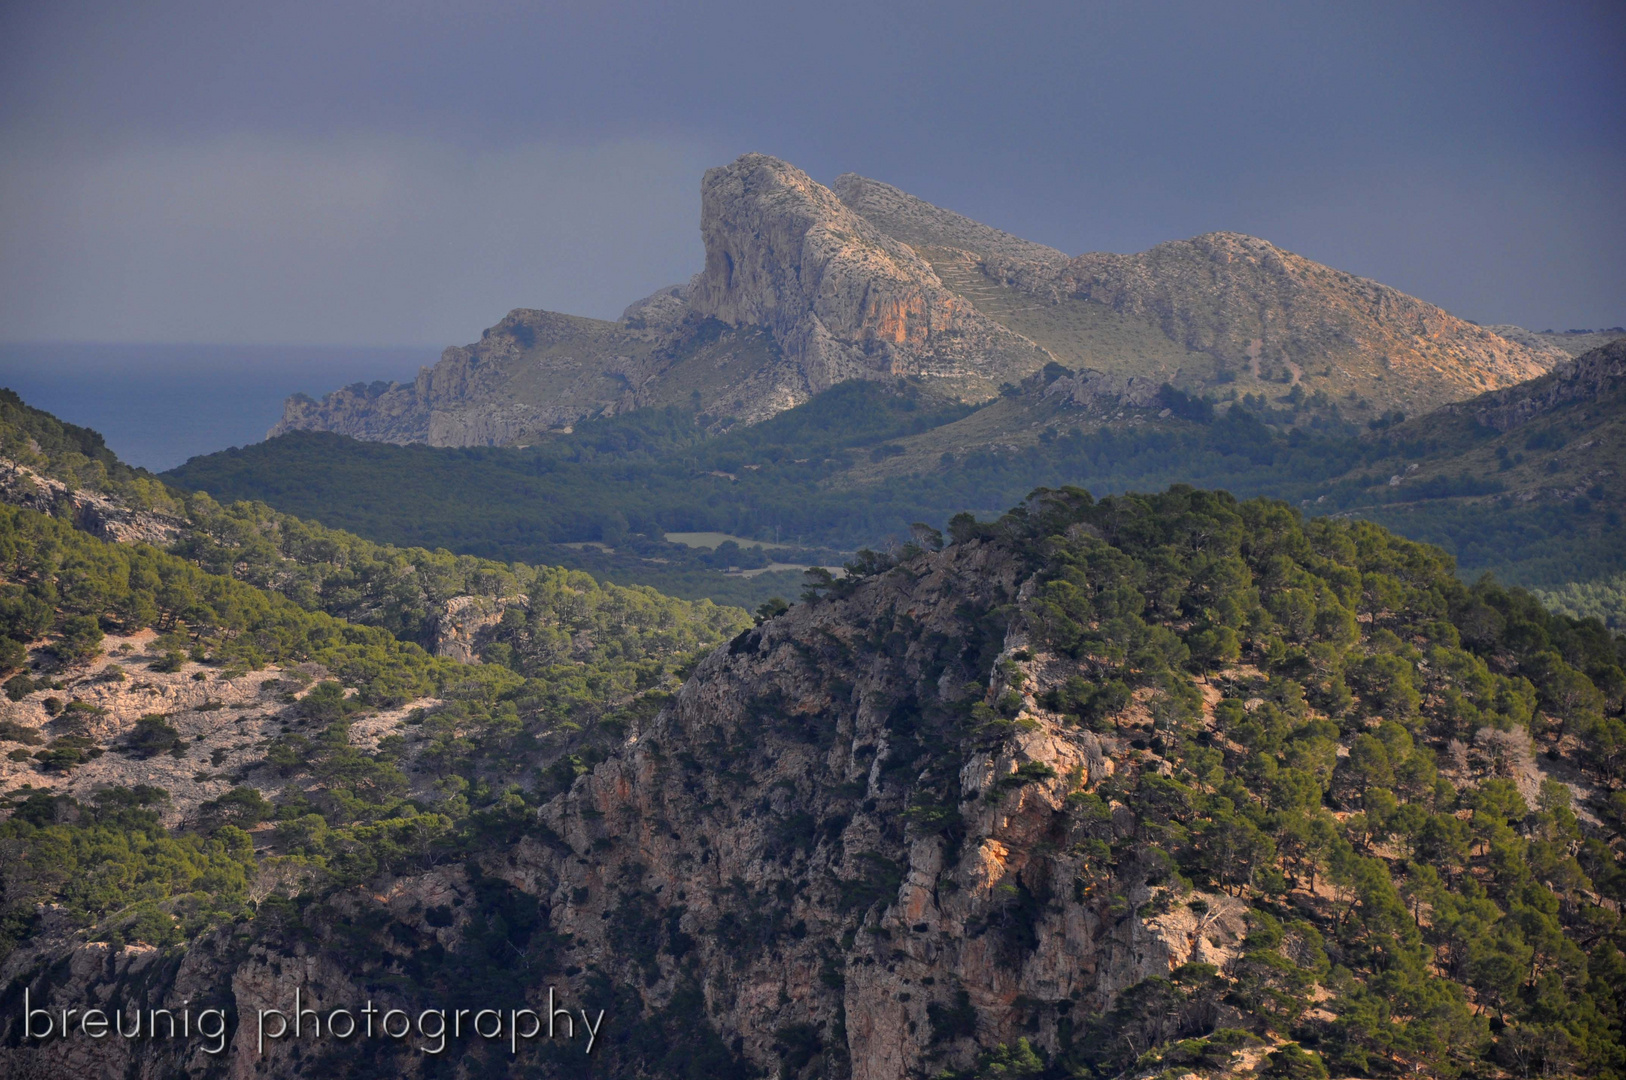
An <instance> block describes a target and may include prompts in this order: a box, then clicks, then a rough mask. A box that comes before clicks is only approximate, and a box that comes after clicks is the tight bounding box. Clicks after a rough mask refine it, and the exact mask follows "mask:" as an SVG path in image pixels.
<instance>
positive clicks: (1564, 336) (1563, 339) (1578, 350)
mask: <svg viewBox="0 0 1626 1080" xmlns="http://www.w3.org/2000/svg"><path fill="white" fill-rule="evenodd" d="M1485 329H1487V330H1489V331H1490V332H1491V333H1493V334H1498V335H1500V336H1502V337H1505V338H1507V339H1508V340H1509V341H1516V342H1518V343H1519V344H1520V345H1526V346H1529V347H1530V348H1532V349H1539V348H1542V347H1543V346H1551V347H1552V348H1555V349H1561V350H1562V351H1564V352H1566V353H1568V354H1569V355H1571V356H1580V355H1581V354H1582V353H1588V352H1591V351H1592V350H1593V349H1597V348H1601V347H1602V346H1604V345H1607V344H1609V343H1610V342H1611V341H1619V340H1620V339H1621V338H1626V326H1611V327H1608V328H1607V329H1603V330H1526V329H1525V328H1524V327H1522V326H1487V327H1485Z"/></svg>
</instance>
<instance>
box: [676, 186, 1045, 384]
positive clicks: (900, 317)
mask: <svg viewBox="0 0 1626 1080" xmlns="http://www.w3.org/2000/svg"><path fill="white" fill-rule="evenodd" d="M700 229H701V235H702V237H703V238H704V240H705V242H706V269H705V270H704V272H702V274H701V275H700V277H699V279H698V280H697V281H696V282H695V287H694V296H693V299H692V303H693V305H694V307H695V308H696V309H697V310H698V311H700V312H702V313H704V314H707V315H712V316H715V317H716V318H718V319H721V320H723V321H724V322H728V323H733V324H741V323H746V324H751V325H758V326H766V327H768V328H769V329H771V330H772V331H773V334H774V337H775V339H776V340H777V341H778V342H779V345H780V347H781V348H782V349H783V350H784V351H785V353H786V354H787V355H788V356H790V357H791V358H793V359H795V360H796V361H797V362H798V363H800V365H801V366H802V369H803V370H804V371H805V373H806V376H807V381H808V385H809V387H810V388H811V389H812V390H813V391H815V392H817V391H819V390H824V389H827V388H828V387H830V386H833V385H835V384H836V383H838V382H843V381H845V380H847V379H852V378H873V377H876V376H883V375H926V376H936V377H942V378H951V379H974V380H980V381H982V382H984V383H989V384H991V385H990V386H989V389H990V390H991V389H993V388H994V387H996V386H997V385H998V384H999V383H1000V382H1004V381H1011V380H1014V379H1018V378H1021V377H1022V376H1024V375H1027V374H1029V373H1031V372H1032V371H1034V370H1037V369H1038V368H1040V367H1042V366H1043V365H1044V362H1045V360H1046V357H1045V355H1044V354H1043V353H1042V352H1041V351H1040V350H1039V349H1038V348H1037V347H1035V346H1034V345H1033V344H1032V343H1031V342H1029V341H1027V340H1026V339H1024V338H1021V337H1019V336H1017V335H1015V334H1013V333H1011V332H1010V331H1008V330H1006V329H1005V328H1003V327H1001V326H1000V325H999V324H997V323H995V322H993V321H992V320H990V319H988V318H987V317H985V316H983V315H982V314H981V313H979V312H978V311H976V309H975V308H974V307H973V306H972V305H971V304H970V303H969V302H968V301H966V300H965V299H964V298H963V297H960V296H958V295H956V294H955V293H953V292H952V291H950V290H949V289H948V288H947V287H946V286H944V285H943V283H942V282H941V281H940V280H938V277H937V274H936V273H934V272H933V270H932V268H931V266H930V264H928V263H927V262H926V261H925V260H924V259H922V258H921V257H920V256H919V255H918V254H916V253H915V251H914V250H913V249H912V248H910V247H909V246H908V245H906V244H904V243H902V242H901V241H898V240H896V239H894V238H892V237H890V236H887V235H886V234H885V233H883V232H881V231H880V230H879V229H877V228H876V227H875V226H873V225H871V224H870V223H869V222H868V221H866V220H865V219H864V218H862V217H860V216H859V215H858V214H856V213H854V212H853V211H852V210H850V209H849V208H848V207H847V206H846V205H845V204H844V203H842V201H841V200H840V199H839V198H837V197H836V194H835V193H834V192H833V191H831V190H830V189H829V188H826V187H824V186H823V185H821V184H817V183H815V182H814V181H813V180H812V179H810V178H809V177H808V176H807V174H806V173H804V172H802V171H801V170H800V169H797V168H795V167H794V166H791V165H788V164H786V163H785V162H783V161H779V160H777V159H775V158H771V157H767V156H766V155H763V154H747V155H746V156H745V157H742V158H740V159H739V160H738V161H736V162H734V163H733V164H732V165H729V166H726V167H724V168H720V169H712V170H710V171H708V172H707V173H706V178H705V181H704V182H703V183H702V185H701V212H700Z"/></svg>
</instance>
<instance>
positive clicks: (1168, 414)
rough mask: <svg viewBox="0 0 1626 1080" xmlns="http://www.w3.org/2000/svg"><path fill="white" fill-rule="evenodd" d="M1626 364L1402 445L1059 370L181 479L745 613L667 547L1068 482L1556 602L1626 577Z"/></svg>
mask: <svg viewBox="0 0 1626 1080" xmlns="http://www.w3.org/2000/svg"><path fill="white" fill-rule="evenodd" d="M1618 348H1619V347H1611V350H1603V351H1601V352H1598V353H1595V354H1590V355H1589V358H1585V359H1583V360H1582V361H1566V362H1565V363H1564V364H1563V365H1560V367H1559V368H1558V369H1557V370H1555V371H1554V372H1553V373H1552V374H1550V375H1547V376H1543V377H1542V378H1541V379H1538V380H1535V381H1534V382H1532V383H1530V384H1527V385H1526V386H1524V387H1520V388H1514V389H1513V390H1506V391H1499V392H1497V393H1495V394H1493V395H1487V396H1482V397H1481V398H1477V399H1474V400H1473V401H1472V402H1469V403H1463V404H1460V405H1456V406H1452V407H1450V409H1449V410H1447V411H1439V412H1436V413H1433V414H1429V415H1428V416H1425V417H1422V418H1418V419H1415V420H1410V421H1406V422H1403V423H1397V422H1396V421H1395V417H1394V415H1393V414H1390V415H1388V416H1383V417H1373V418H1372V419H1370V420H1369V421H1368V422H1366V423H1360V424H1356V423H1353V422H1351V421H1350V420H1348V419H1344V420H1340V419H1338V418H1337V415H1336V414H1337V410H1336V409H1333V410H1331V414H1332V415H1331V416H1330V417H1329V415H1328V413H1327V411H1326V410H1319V411H1318V410H1317V409H1316V408H1315V407H1314V406H1313V404H1312V401H1313V399H1312V397H1311V396H1310V395H1306V394H1304V393H1303V390H1302V388H1301V387H1291V388H1286V389H1285V390H1284V389H1283V388H1280V387H1278V390H1279V391H1281V392H1278V393H1276V394H1273V395H1271V396H1268V397H1267V396H1265V395H1263V394H1248V395H1244V396H1242V397H1239V398H1237V399H1235V400H1226V401H1219V402H1214V401H1211V400H1208V399H1205V398H1202V397H1194V396H1192V395H1189V394H1186V393H1184V392H1182V391H1179V390H1177V389H1174V388H1172V387H1168V386H1155V385H1152V384H1150V383H1149V382H1147V381H1145V380H1139V381H1135V380H1119V379H1114V378H1113V377H1109V376H1106V375H1100V374H1093V375H1092V374H1088V373H1085V374H1073V373H1070V372H1068V371H1067V370H1066V369H1063V368H1060V367H1057V366H1052V367H1050V368H1048V369H1047V370H1045V371H1041V372H1038V373H1035V374H1034V375H1033V376H1030V377H1029V378H1028V379H1025V380H1023V382H1022V383H1021V384H1019V385H1016V386H1014V387H1012V388H1010V389H1009V390H1007V391H1006V392H1005V393H1002V394H1001V395H1000V396H999V397H998V398H997V399H995V400H993V401H990V402H987V403H985V404H983V405H980V406H977V407H974V408H973V407H968V406H962V405H952V404H950V405H944V404H942V403H940V402H939V401H938V399H935V398H933V397H932V396H931V395H930V394H928V393H927V392H926V391H925V390H924V389H922V388H921V387H920V386H919V385H917V384H916V383H914V382H911V381H908V380H904V381H898V382H892V383H887V382H879V381H874V380H860V381H856V382H851V383H844V384H840V385H838V386H836V387H834V388H832V389H831V390H828V391H826V392H825V393H823V394H820V395H817V396H815V397H814V398H813V399H812V400H811V401H809V402H808V403H807V404H805V405H801V406H798V407H797V408H795V409H792V410H789V411H787V412H785V413H782V414H780V415H779V416H777V417H775V418H773V419H772V420H770V421H768V422H765V423H762V424H758V425H754V426H750V427H742V428H738V429H736V430H734V431H731V432H729V433H728V434H726V435H722V436H713V437H707V435H706V434H705V432H704V431H703V430H702V429H701V428H700V427H699V426H698V425H697V424H696V422H695V420H694V417H693V416H692V414H689V413H687V412H685V411H683V410H679V409H671V410H664V411H655V410H641V411H637V412H633V413H628V414H624V415H622V416H617V417H612V418H609V419H606V420H597V421H592V422H589V423H585V424H582V425H579V426H578V427H577V429H576V430H575V431H574V432H573V433H572V434H569V435H559V436H556V437H554V438H551V439H549V440H547V441H545V442H542V443H539V444H537V445H535V446H532V447H528V448H524V449H519V448H482V449H465V450H443V449H434V448H429V447H387V446H380V445H377V444H366V443H358V442H354V441H350V440H347V439H341V438H337V437H334V436H331V435H327V434H322V433H293V434H291V435H289V436H287V437H284V438H279V439H275V440H272V441H270V442H268V443H265V444H262V445H259V446H252V447H245V448H243V449H241V450H232V451H227V452H222V453H220V454H214V455H209V456H208V457H203V458H197V459H194V460H193V461H191V462H188V463H187V464H186V465H185V466H183V467H182V468H180V469H178V470H176V471H174V472H173V473H171V474H169V478H170V479H171V480H173V481H174V482H176V483H178V484H181V485H183V486H186V487H190V488H195V489H202V490H207V491H210V492H211V493H213V494H214V495H216V496H217V497H220V498H229V499H239V498H242V499H259V500H264V501H266V502H268V503H270V504H271V505H273V506H276V507H278V508H279V509H282V510H285V511H287V512H291V513H296V514H299V515H301V516H303V517H309V518H315V519H319V520H322V521H325V522H328V523H331V524H333V525H336V526H341V527H343V528H346V529H349V530H351V531H354V532H356V533H359V534H361V535H364V536H368V537H370V538H372V539H374V540H378V541H381V542H390V543H398V544H407V543H409V544H419V545H424V546H427V547H431V548H433V547H442V546H443V547H446V548H448V549H450V550H454V551H466V552H471V553H476V554H480V555H484V556H487V557H491V558H501V559H505V560H509V559H518V560H522V561H525V562H561V563H565V564H567V565H576V566H583V567H585V568H587V569H589V570H591V571H592V572H593V573H595V574H597V575H600V576H601V577H607V578H608V579H609V580H614V581H620V582H644V583H649V584H654V585H657V587H660V588H662V589H663V590H666V591H670V592H674V593H675V594H677V595H686V596H712V597H714V598H717V599H723V598H725V597H726V596H728V595H730V594H725V593H722V592H718V591H701V592H695V591H691V590H692V589H695V588H704V589H708V590H712V589H716V588H718V587H720V584H721V583H720V582H719V581H717V580H715V579H716V578H717V577H719V576H718V575H714V576H713V580H711V584H709V585H708V584H706V583H704V582H702V581H700V580H699V579H698V578H697V579H694V580H693V581H690V580H687V579H684V580H679V578H678V576H677V575H678V572H679V569H680V567H684V566H687V565H689V564H690V563H691V562H692V561H693V560H694V559H696V558H697V556H695V555H694V554H693V553H692V552H690V551H689V550H688V549H682V548H679V547H677V546H676V545H671V544H664V543H663V542H662V541H661V537H662V535H663V534H664V533H666V532H669V531H670V532H679V531H715V532H722V533H728V534H731V535H735V536H740V537H751V538H756V539H759V540H761V539H766V540H770V541H772V540H777V541H779V542H782V543H787V544H792V545H799V549H800V554H799V555H798V556H797V557H798V558H801V559H804V560H807V561H823V560H828V559H829V558H831V556H829V555H821V554H818V552H819V551H820V550H824V551H828V550H830V549H840V550H846V551H851V550H853V549H855V548H860V547H865V546H870V547H876V546H882V545H884V544H886V543H887V542H888V538H889V537H891V538H894V539H897V540H901V539H902V538H904V537H906V536H907V535H908V534H909V531H910V526H911V523H913V522H925V523H927V524H930V525H934V526H941V525H942V524H943V523H944V522H945V521H946V520H947V518H948V517H950V516H951V515H953V514H954V513H956V512H958V511H959V510H961V509H970V510H973V511H992V510H993V509H994V508H997V507H998V506H999V505H1000V504H1001V502H1002V501H1003V502H1010V501H1013V500H1016V499H1020V498H1021V497H1022V496H1024V495H1025V494H1026V493H1027V492H1029V491H1031V490H1033V488H1035V487H1038V486H1057V485H1062V484H1072V485H1077V486H1080V487H1085V488H1088V489H1089V490H1091V491H1092V492H1094V493H1095V494H1097V495H1102V494H1106V493H1114V492H1125V491H1148V490H1158V489H1162V488H1165V487H1167V486H1169V485H1170V484H1176V483H1188V484H1195V485H1201V486H1205V487H1214V488H1224V489H1226V490H1229V491H1232V492H1234V493H1236V494H1238V495H1240V496H1246V497H1251V496H1255V495H1269V496H1273V497H1276V498H1280V499H1285V500H1287V501H1289V502H1291V503H1293V504H1295V505H1298V506H1300V507H1301V508H1302V509H1303V511H1304V512H1305V513H1307V514H1311V515H1322V514H1341V515H1352V516H1362V517H1369V518H1374V519H1376V520H1379V521H1382V522H1385V523H1387V524H1389V525H1390V526H1391V527H1393V528H1395V529H1396V530H1397V531H1399V532H1401V533H1402V534H1404V535H1409V536H1413V537H1417V538H1424V539H1428V540H1430V541H1432V542H1436V543H1439V544H1441V545H1442V546H1444V547H1446V548H1447V549H1448V550H1449V551H1451V552H1452V553H1453V554H1454V555H1455V556H1456V557H1457V559H1458V565H1459V570H1460V572H1462V573H1463V574H1464V576H1466V577H1468V578H1469V579H1472V578H1473V577H1476V576H1477V575H1479V574H1481V573H1483V572H1485V571H1493V572H1494V573H1496V574H1497V576H1498V577H1500V578H1501V579H1502V580H1504V581H1511V582H1516V583H1521V584H1526V585H1532V586H1540V587H1543V588H1554V587H1558V586H1561V585H1564V584H1566V583H1570V582H1588V581H1593V580H1596V579H1598V578H1600V577H1602V576H1605V575H1607V574H1610V573H1615V572H1619V571H1621V570H1626V550H1623V548H1622V545H1621V543H1620V540H1619V538H1618V537H1619V531H1618V528H1617V526H1618V521H1619V516H1620V515H1621V514H1622V513H1626V497H1623V492H1622V491H1621V490H1620V488H1619V487H1618V482H1619V478H1618V477H1616V476H1612V475H1611V476H1603V475H1597V471H1598V470H1599V469H1604V470H1608V469H1610V468H1611V465H1610V462H1611V461H1612V460H1613V461H1620V460H1626V445H1623V444H1622V442H1621V438H1620V430H1621V427H1620V417H1621V413H1622V408H1621V404H1620V395H1619V392H1618V389H1617V388H1616V383H1615V382H1614V381H1612V379H1611V378H1605V377H1602V376H1601V375H1600V376H1598V377H1580V376H1578V375H1577V373H1578V372H1581V373H1585V372H1593V373H1594V374H1596V373H1598V372H1602V371H1607V370H1608V369H1609V364H1610V363H1612V361H1611V360H1610V359H1609V358H1610V357H1612V356H1615V355H1617V351H1618ZM1612 350H1615V351H1612ZM1530 402H1535V403H1536V405H1537V406H1539V407H1540V409H1544V410H1545V411H1539V410H1538V412H1537V413H1532V414H1531V415H1530V416H1529V417H1527V418H1526V419H1525V420H1522V421H1520V425H1519V426H1516V427H1515V428H1513V429H1510V430H1507V431H1498V430H1497V429H1496V428H1494V427H1491V426H1489V424H1487V423H1485V422H1482V421H1481V420H1480V419H1478V417H1479V414H1480V413H1485V415H1486V417H1487V419H1494V418H1493V417H1491V415H1490V413H1489V412H1487V410H1493V409H1499V410H1503V411H1504V412H1507V413H1508V414H1509V415H1514V414H1517V415H1520V416H1523V415H1524V413H1522V412H1521V411H1520V410H1523V409H1529V408H1531V407H1532V406H1531V405H1530V404H1529V403H1530ZM1520 403H1525V404H1520ZM1498 415H1500V414H1498ZM1560 443H1561V444H1562V445H1561V446H1560ZM1611 455H1613V457H1611ZM1504 463H1505V464H1504ZM1549 470H1552V471H1549ZM566 544H574V545H576V547H563V546H562V545H566ZM583 545H589V546H583ZM595 545H596V546H595ZM606 549H613V550H606ZM752 557H753V558H760V559H761V560H762V562H761V563H760V564H753V563H744V564H742V565H765V564H766V563H767V562H768V557H767V556H765V555H757V556H752ZM742 558H743V556H742ZM839 558H846V556H840V557H839ZM753 581H760V582H763V584H764V585H765V586H767V581H766V579H764V578H758V579H753ZM740 584H741V585H743V584H745V583H744V582H741V583H740ZM771 587H773V588H781V589H782V587H781V586H777V585H774V586H771ZM736 602H738V601H736Z"/></svg>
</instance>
